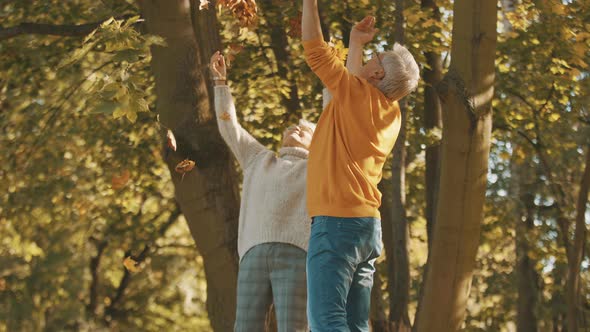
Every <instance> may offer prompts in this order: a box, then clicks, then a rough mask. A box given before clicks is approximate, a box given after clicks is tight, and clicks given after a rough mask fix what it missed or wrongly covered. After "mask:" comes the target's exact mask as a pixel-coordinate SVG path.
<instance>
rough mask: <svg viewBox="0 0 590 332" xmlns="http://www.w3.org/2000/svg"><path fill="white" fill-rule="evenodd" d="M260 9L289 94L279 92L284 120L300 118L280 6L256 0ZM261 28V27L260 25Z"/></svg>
mask: <svg viewBox="0 0 590 332" xmlns="http://www.w3.org/2000/svg"><path fill="white" fill-rule="evenodd" d="M258 4H259V6H260V9H261V11H262V13H263V14H264V16H265V18H266V25H265V26H264V28H265V29H266V30H267V32H268V34H269V35H270V45H269V46H270V48H271V50H272V52H273V54H274V56H275V61H276V65H277V76H278V78H280V79H282V80H283V82H285V84H286V85H287V87H288V90H289V95H288V96H287V95H285V94H282V93H281V102H282V104H283V106H284V107H285V108H286V109H287V113H286V114H285V121H286V122H287V123H288V122H294V121H296V120H298V119H300V118H301V111H302V109H301V105H300V103H299V102H300V100H299V89H298V87H297V82H296V80H295V78H294V77H293V75H292V74H291V71H290V68H289V64H291V63H293V62H292V60H291V54H290V53H289V39H288V37H287V31H286V24H285V23H284V22H285V20H284V18H283V13H282V11H281V8H277V5H276V4H274V5H273V3H272V1H271V0H261V1H258ZM261 28H262V27H261Z"/></svg>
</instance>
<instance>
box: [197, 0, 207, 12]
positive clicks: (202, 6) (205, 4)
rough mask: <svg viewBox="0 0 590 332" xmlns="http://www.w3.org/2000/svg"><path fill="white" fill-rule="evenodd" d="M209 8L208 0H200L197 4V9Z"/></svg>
mask: <svg viewBox="0 0 590 332" xmlns="http://www.w3.org/2000/svg"><path fill="white" fill-rule="evenodd" d="M203 9H209V0H201V3H200V4H199V10H203Z"/></svg>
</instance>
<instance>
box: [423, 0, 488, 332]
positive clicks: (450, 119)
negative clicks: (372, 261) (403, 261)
mask: <svg viewBox="0 0 590 332" xmlns="http://www.w3.org/2000/svg"><path fill="white" fill-rule="evenodd" d="M496 22H497V15H496V1H493V0H456V1H455V3H454V23H453V43H452V62H451V68H450V70H449V73H448V74H447V75H446V76H445V78H444V79H443V81H442V82H441V84H440V85H439V87H438V88H439V89H438V91H439V96H440V98H441V101H442V104H443V122H444V128H443V142H442V161H441V176H440V191H439V199H438V204H437V214H436V224H435V228H434V238H433V243H432V253H431V255H430V257H429V258H430V259H429V262H428V264H429V267H428V269H429V271H428V275H427V279H426V284H425V291H424V298H423V303H422V308H421V310H420V312H419V316H418V331H425V332H426V331H440V332H445V331H457V330H458V329H459V328H460V326H461V323H462V322H463V320H464V318H465V309H466V305H467V299H468V297H469V289H470V287H471V278H472V275H473V268H474V265H475V257H476V254H477V247H478V245H479V232H480V226H481V221H482V217H483V216H482V213H483V204H484V198H485V197H484V196H485V188H486V175H487V169H488V155H489V150H490V136H491V125H492V121H491V120H492V113H491V105H492V97H493V92H494V57H495V49H496Z"/></svg>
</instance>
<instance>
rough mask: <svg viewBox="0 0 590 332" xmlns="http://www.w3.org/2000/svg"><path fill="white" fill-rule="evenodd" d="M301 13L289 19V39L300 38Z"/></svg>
mask: <svg viewBox="0 0 590 332" xmlns="http://www.w3.org/2000/svg"><path fill="white" fill-rule="evenodd" d="M301 31H302V30H301V12H299V15H298V16H296V17H291V18H290V19H289V32H287V35H289V37H291V38H299V37H301Z"/></svg>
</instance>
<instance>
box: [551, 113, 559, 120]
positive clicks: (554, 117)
mask: <svg viewBox="0 0 590 332" xmlns="http://www.w3.org/2000/svg"><path fill="white" fill-rule="evenodd" d="M560 117H561V116H560V115H559V113H552V114H551V115H549V121H550V122H555V121H557V120H559V118H560Z"/></svg>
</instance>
